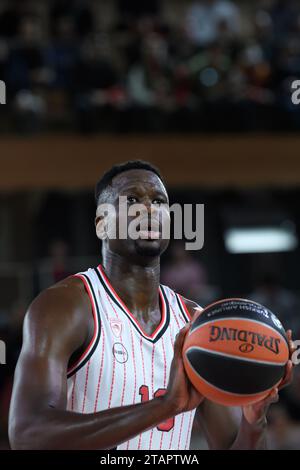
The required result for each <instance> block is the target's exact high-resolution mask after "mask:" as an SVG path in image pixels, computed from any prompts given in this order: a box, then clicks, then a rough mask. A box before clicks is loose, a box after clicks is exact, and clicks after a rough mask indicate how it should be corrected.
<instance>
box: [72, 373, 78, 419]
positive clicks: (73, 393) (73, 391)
mask: <svg viewBox="0 0 300 470" xmlns="http://www.w3.org/2000/svg"><path fill="white" fill-rule="evenodd" d="M76 376H77V374H74V380H73V390H72V401H71V403H72V404H71V410H74V396H75V384H76Z"/></svg>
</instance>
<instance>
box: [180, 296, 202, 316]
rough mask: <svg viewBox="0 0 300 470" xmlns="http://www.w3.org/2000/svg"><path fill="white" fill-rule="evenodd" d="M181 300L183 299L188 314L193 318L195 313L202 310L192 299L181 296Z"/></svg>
mask: <svg viewBox="0 0 300 470" xmlns="http://www.w3.org/2000/svg"><path fill="white" fill-rule="evenodd" d="M182 300H183V301H184V303H185V305H186V308H187V309H188V312H189V314H190V316H191V317H192V318H193V317H194V315H196V314H197V313H198V312H201V311H202V310H203V308H202V307H200V305H198V304H197V303H196V302H194V301H193V300H189V299H186V298H185V297H182Z"/></svg>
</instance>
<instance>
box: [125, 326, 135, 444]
mask: <svg viewBox="0 0 300 470" xmlns="http://www.w3.org/2000/svg"><path fill="white" fill-rule="evenodd" d="M130 336H131V346H132V358H133V371H134V388H133V397H132V404H133V405H134V404H135V397H136V363H135V350H134V341H133V333H132V327H131V326H130ZM129 443H130V441H128V442H127V447H126V449H127V450H128V449H129Z"/></svg>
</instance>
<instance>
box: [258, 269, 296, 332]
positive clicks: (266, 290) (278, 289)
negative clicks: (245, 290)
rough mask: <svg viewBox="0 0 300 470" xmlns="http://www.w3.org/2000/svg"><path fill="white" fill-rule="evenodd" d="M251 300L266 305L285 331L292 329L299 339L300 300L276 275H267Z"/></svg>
mask: <svg viewBox="0 0 300 470" xmlns="http://www.w3.org/2000/svg"><path fill="white" fill-rule="evenodd" d="M250 298H251V299H252V300H254V301H256V302H259V303H261V304H262V305H265V306H266V307H267V308H269V309H270V310H271V311H272V312H274V313H275V315H276V316H277V317H278V318H279V319H280V321H282V323H283V325H284V327H285V329H289V328H290V329H292V330H293V334H294V336H295V337H296V338H297V337H298V336H297V335H298V334H299V333H300V317H299V307H300V306H299V299H298V297H297V296H296V295H295V294H294V293H293V292H291V291H289V290H288V289H285V288H284V287H283V286H282V285H281V282H280V280H279V279H278V276H277V275H276V274H274V273H267V274H265V275H264V276H263V277H262V279H261V281H260V282H259V283H258V285H257V287H256V289H255V291H254V292H253V293H252V294H250Z"/></svg>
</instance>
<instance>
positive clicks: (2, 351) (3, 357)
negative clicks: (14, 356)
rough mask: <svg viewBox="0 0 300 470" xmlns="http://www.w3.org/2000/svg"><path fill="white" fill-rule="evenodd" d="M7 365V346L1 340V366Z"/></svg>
mask: <svg viewBox="0 0 300 470" xmlns="http://www.w3.org/2000/svg"><path fill="white" fill-rule="evenodd" d="M5 364H6V344H5V342H4V341H2V340H0V365H5Z"/></svg>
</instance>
